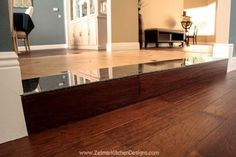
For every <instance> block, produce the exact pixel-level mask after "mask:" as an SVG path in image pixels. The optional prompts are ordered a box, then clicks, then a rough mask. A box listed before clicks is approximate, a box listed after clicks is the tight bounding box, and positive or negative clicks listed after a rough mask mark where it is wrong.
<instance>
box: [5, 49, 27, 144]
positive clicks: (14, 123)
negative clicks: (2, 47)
mask: <svg viewBox="0 0 236 157" xmlns="http://www.w3.org/2000/svg"><path fill="white" fill-rule="evenodd" d="M22 93H23V90H22V82H21V72H20V67H19V62H18V56H17V55H16V54H15V52H0V143H4V142H8V141H11V140H15V139H18V138H21V137H24V136H27V135H28V134H27V129H26V124H25V119H24V113H23V108H22V103H21V97H20V95H21V94H22Z"/></svg>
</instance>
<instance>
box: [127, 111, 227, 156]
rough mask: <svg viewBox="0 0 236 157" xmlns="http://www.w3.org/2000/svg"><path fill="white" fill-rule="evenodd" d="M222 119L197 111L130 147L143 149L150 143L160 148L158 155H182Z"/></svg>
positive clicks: (220, 122)
mask: <svg viewBox="0 0 236 157" xmlns="http://www.w3.org/2000/svg"><path fill="white" fill-rule="evenodd" d="M223 121H224V120H223V119H221V118H218V117H214V116H211V115H208V114H205V113H197V114H195V115H193V116H191V117H188V118H187V119H185V120H184V121H179V123H177V124H176V125H173V126H172V127H170V128H168V129H166V130H164V131H162V132H161V133H156V134H154V135H153V136H152V137H150V138H149V139H148V140H147V141H145V144H144V143H142V142H141V143H134V145H133V146H131V147H132V148H133V149H135V150H137V149H145V146H146V143H151V144H153V145H155V146H156V147H157V148H159V149H160V155H159V156H160V157H167V156H168V157H180V156H181V157H183V156H185V153H186V151H187V150H188V149H190V148H192V147H193V146H194V145H196V144H197V143H198V142H199V141H200V140H203V139H204V138H205V137H206V136H207V135H208V134H209V133H211V131H213V130H214V129H215V128H217V127H218V126H219V125H220V124H222V123H223ZM199 133H200V134H199Z"/></svg>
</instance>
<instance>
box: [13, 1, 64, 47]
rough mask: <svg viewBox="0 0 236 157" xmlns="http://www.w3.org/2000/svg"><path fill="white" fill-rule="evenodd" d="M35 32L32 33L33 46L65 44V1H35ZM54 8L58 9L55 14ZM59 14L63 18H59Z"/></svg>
mask: <svg viewBox="0 0 236 157" xmlns="http://www.w3.org/2000/svg"><path fill="white" fill-rule="evenodd" d="M33 7H34V12H33V22H34V25H35V28H34V30H33V31H32V32H31V33H30V35H29V36H30V44H31V45H54V44H65V43H66V37H65V21H64V2H63V0H34V1H33ZM53 8H58V9H59V11H58V12H54V11H53ZM24 11H25V9H20V8H15V9H14V12H24ZM58 14H60V15H61V16H62V17H61V18H58Z"/></svg>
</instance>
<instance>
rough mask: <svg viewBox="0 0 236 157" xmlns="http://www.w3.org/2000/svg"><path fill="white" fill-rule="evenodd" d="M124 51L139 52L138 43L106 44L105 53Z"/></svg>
mask: <svg viewBox="0 0 236 157" xmlns="http://www.w3.org/2000/svg"><path fill="white" fill-rule="evenodd" d="M124 50H139V43H138V42H127V43H107V52H112V51H124Z"/></svg>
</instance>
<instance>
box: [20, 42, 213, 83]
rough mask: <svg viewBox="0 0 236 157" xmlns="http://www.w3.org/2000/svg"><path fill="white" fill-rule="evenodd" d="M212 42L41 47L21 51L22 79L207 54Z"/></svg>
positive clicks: (210, 49) (210, 50) (209, 51)
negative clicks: (136, 47) (129, 47)
mask: <svg viewBox="0 0 236 157" xmlns="http://www.w3.org/2000/svg"><path fill="white" fill-rule="evenodd" d="M211 52H212V46H200V45H198V46H190V47H185V48H179V47H176V48H159V49H145V50H141V51H122V52H121V51H120V52H113V53H107V52H105V51H85V50H43V51H33V52H32V54H30V55H28V56H27V55H25V54H20V55H19V56H20V59H19V61H20V67H21V73H22V78H23V79H29V78H35V77H42V76H49V75H53V74H59V73H61V72H63V71H69V72H72V73H78V72H79V71H88V70H94V69H98V68H107V67H114V66H123V65H131V64H140V63H147V62H153V61H163V60H172V59H182V58H186V57H190V56H207V55H209V53H211Z"/></svg>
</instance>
